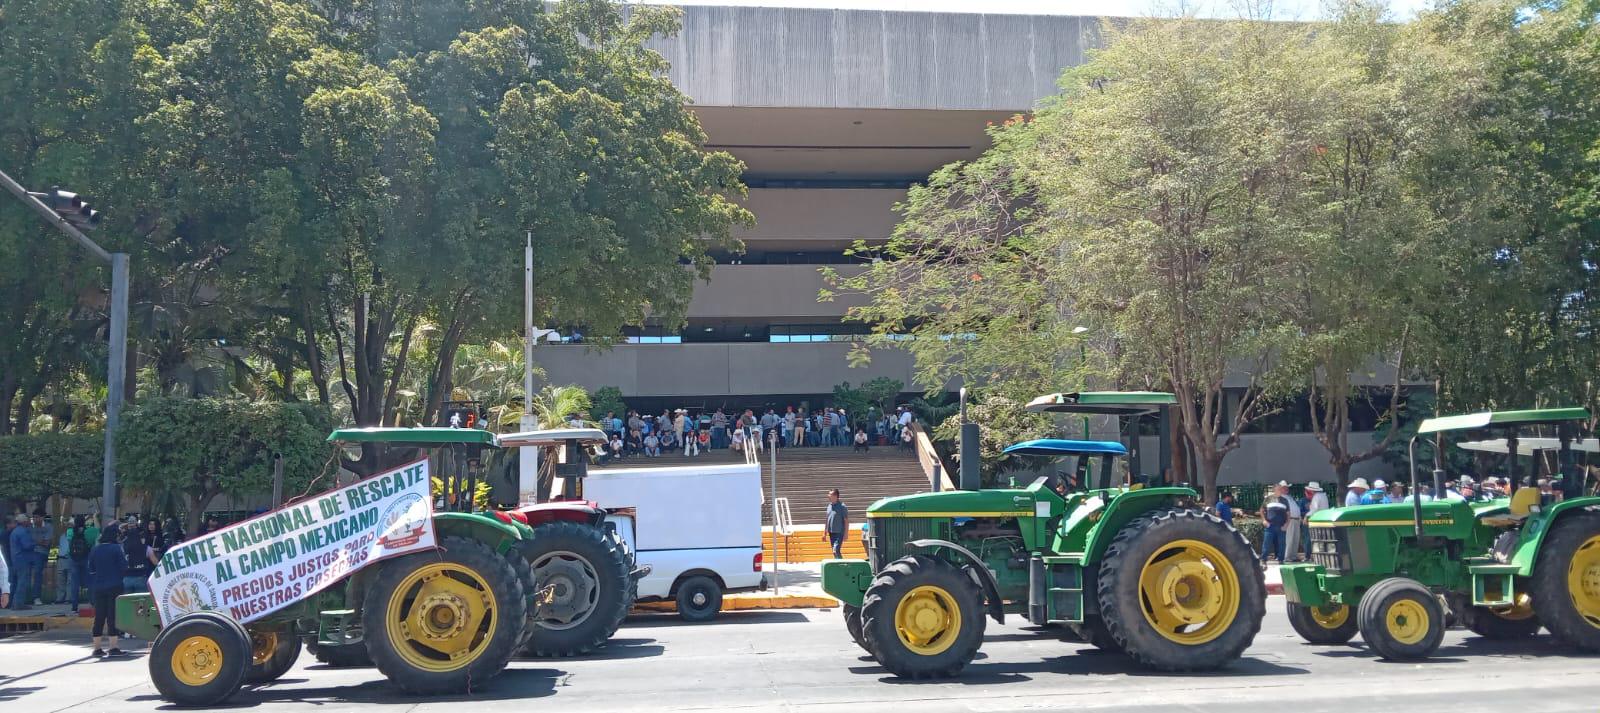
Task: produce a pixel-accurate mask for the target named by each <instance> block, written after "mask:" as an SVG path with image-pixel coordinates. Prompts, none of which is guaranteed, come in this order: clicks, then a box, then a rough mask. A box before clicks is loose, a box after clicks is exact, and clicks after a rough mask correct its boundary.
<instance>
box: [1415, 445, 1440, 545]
mask: <svg viewBox="0 0 1600 713" xmlns="http://www.w3.org/2000/svg"><path fill="white" fill-rule="evenodd" d="M1406 451H1407V454H1406V457H1407V458H1408V459H1409V460H1410V463H1409V464H1408V465H1410V468H1408V470H1410V471H1411V519H1412V524H1413V525H1414V526H1415V527H1416V531H1417V537H1418V538H1421V537H1422V496H1421V495H1420V494H1419V493H1418V492H1417V437H1416V436H1412V437H1411V443H1410V444H1408V445H1407V446H1406ZM1434 479H1435V480H1438V477H1437V476H1435V478H1434ZM1437 494H1442V493H1437Z"/></svg>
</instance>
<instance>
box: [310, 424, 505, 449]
mask: <svg viewBox="0 0 1600 713" xmlns="http://www.w3.org/2000/svg"><path fill="white" fill-rule="evenodd" d="M328 441H329V442H340V443H390V444H397V445H405V446H413V447H418V448H435V447H438V446H449V445H456V444H466V445H474V446H491V447H494V446H498V445H499V439H497V438H496V437H495V435H494V433H493V432H491V431H485V430H482V429H478V428H341V429H339V430H337V431H334V432H333V433H330V434H328Z"/></svg>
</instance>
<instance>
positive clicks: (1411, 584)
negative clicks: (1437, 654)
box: [1356, 577, 1445, 661]
mask: <svg viewBox="0 0 1600 713" xmlns="http://www.w3.org/2000/svg"><path fill="white" fill-rule="evenodd" d="M1414 617H1415V618H1414ZM1419 619H1420V620H1419ZM1356 621H1357V622H1359V626H1360V628H1361V639H1362V640H1363V641H1366V642H1367V646H1368V647H1371V649H1372V650H1373V652H1374V653H1376V654H1378V655H1379V656H1382V657H1383V658H1386V659H1390V660H1393V661H1415V660H1418V659H1425V658H1427V657H1429V656H1432V655H1433V652H1434V651H1437V650H1438V649H1439V644H1440V643H1442V642H1443V641H1444V629H1445V626H1444V606H1443V605H1442V604H1440V603H1439V598H1438V597H1436V596H1434V594H1433V592H1430V591H1428V588H1427V587H1424V586H1422V583H1420V582H1418V581H1416V580H1414V579H1408V578H1406V577H1390V578H1388V579H1385V580H1382V581H1380V582H1378V583H1377V584H1374V585H1372V588H1371V589H1368V590H1367V591H1366V593H1365V594H1363V595H1361V603H1360V605H1358V606H1357V607H1356ZM1397 627H1398V628H1401V629H1403V630H1411V631H1415V632H1416V633H1414V634H1411V633H1408V634H1407V635H1406V636H1404V637H1401V636H1400V635H1399V634H1398V633H1397V632H1396V628H1397Z"/></svg>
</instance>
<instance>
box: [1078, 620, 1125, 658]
mask: <svg viewBox="0 0 1600 713" xmlns="http://www.w3.org/2000/svg"><path fill="white" fill-rule="evenodd" d="M1071 628H1072V633H1074V634H1077V635H1078V640H1079V641H1082V642H1083V643H1085V644H1088V645H1090V646H1093V647H1095V648H1097V649H1100V650H1101V651H1104V652H1106V653H1108V654H1121V653H1123V651H1122V646H1121V645H1119V644H1118V643H1117V640H1116V639H1114V638H1112V637H1111V632H1110V631H1108V630H1107V629H1106V620H1105V619H1103V618H1101V617H1098V616H1090V617H1089V618H1088V619H1086V620H1084V622H1083V623H1082V624H1072V625H1071Z"/></svg>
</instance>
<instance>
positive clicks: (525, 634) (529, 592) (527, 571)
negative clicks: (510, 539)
mask: <svg viewBox="0 0 1600 713" xmlns="http://www.w3.org/2000/svg"><path fill="white" fill-rule="evenodd" d="M506 560H507V561H509V562H510V564H511V571H513V572H516V573H517V581H518V582H520V583H521V584H522V595H523V597H524V598H526V599H528V600H529V603H528V605H527V607H526V608H527V614H526V615H524V616H523V618H522V633H521V634H519V635H518V636H517V650H518V651H522V650H523V649H526V648H527V647H528V642H529V641H532V640H533V634H534V632H536V631H538V629H539V620H538V618H537V617H538V615H539V610H538V608H537V606H536V604H534V603H533V602H532V599H533V597H534V594H535V593H536V592H538V591H539V590H538V589H537V588H536V587H534V586H533V568H532V567H529V566H528V560H526V559H524V558H523V557H522V553H521V552H518V551H516V550H514V549H513V550H511V551H509V552H506Z"/></svg>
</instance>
